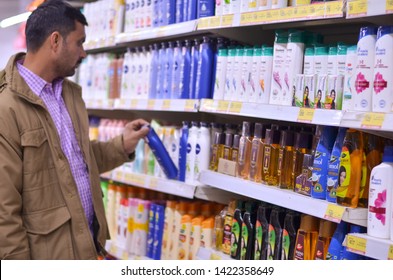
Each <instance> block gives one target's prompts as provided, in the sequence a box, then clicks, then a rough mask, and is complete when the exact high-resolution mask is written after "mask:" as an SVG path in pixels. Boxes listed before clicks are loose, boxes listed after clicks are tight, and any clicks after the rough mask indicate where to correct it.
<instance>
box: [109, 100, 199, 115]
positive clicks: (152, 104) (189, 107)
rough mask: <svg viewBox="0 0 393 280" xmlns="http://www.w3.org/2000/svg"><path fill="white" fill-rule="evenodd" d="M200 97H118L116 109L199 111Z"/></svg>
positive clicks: (115, 103)
mask: <svg viewBox="0 0 393 280" xmlns="http://www.w3.org/2000/svg"><path fill="white" fill-rule="evenodd" d="M198 108H199V100H198V99H149V100H142V99H116V100H115V102H114V109H125V110H149V111H150V110H151V111H170V112H198Z"/></svg>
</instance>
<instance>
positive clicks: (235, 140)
mask: <svg viewBox="0 0 393 280" xmlns="http://www.w3.org/2000/svg"><path fill="white" fill-rule="evenodd" d="M239 143H240V135H239V134H235V135H234V136H233V144H232V149H231V158H230V160H232V161H234V162H237V161H238V159H239Z"/></svg>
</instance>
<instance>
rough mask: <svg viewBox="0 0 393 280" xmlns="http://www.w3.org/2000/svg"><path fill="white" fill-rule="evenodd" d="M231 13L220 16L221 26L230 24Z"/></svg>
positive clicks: (231, 22) (231, 19)
mask: <svg viewBox="0 0 393 280" xmlns="http://www.w3.org/2000/svg"><path fill="white" fill-rule="evenodd" d="M232 24H233V15H225V16H222V17H221V26H232Z"/></svg>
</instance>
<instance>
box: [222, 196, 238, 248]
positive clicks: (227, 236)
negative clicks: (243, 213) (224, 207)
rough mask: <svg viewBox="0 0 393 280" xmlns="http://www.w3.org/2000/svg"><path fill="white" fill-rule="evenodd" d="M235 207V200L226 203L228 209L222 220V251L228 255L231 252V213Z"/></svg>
mask: <svg viewBox="0 0 393 280" xmlns="http://www.w3.org/2000/svg"><path fill="white" fill-rule="evenodd" d="M235 209H236V200H232V201H231V202H230V203H229V205H228V211H227V214H226V216H225V220H224V236H223V239H222V252H223V253H224V254H227V255H229V254H230V253H231V236H232V221H233V213H234V212H235Z"/></svg>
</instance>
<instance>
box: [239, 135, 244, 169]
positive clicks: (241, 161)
mask: <svg viewBox="0 0 393 280" xmlns="http://www.w3.org/2000/svg"><path fill="white" fill-rule="evenodd" d="M245 149H246V138H245V137H243V136H242V137H240V141H239V157H238V163H239V165H244V160H245V156H246V153H245Z"/></svg>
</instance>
